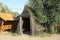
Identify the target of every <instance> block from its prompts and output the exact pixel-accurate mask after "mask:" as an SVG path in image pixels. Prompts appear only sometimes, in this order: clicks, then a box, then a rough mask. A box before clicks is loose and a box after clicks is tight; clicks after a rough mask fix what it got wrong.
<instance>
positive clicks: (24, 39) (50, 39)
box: [0, 33, 60, 40]
mask: <svg viewBox="0 0 60 40" xmlns="http://www.w3.org/2000/svg"><path fill="white" fill-rule="evenodd" d="M0 40H60V34H58V35H56V34H54V35H51V36H46V37H38V36H29V35H26V34H23V35H15V36H13V35H11V34H7V33H6V34H5V33H4V34H0Z"/></svg>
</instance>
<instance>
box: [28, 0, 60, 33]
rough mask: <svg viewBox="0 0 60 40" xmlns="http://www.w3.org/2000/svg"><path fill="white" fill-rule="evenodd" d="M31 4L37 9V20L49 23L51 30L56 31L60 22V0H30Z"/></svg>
mask: <svg viewBox="0 0 60 40" xmlns="http://www.w3.org/2000/svg"><path fill="white" fill-rule="evenodd" d="M29 6H30V7H32V8H33V10H35V14H36V15H37V21H39V23H47V24H49V25H50V27H49V28H50V32H51V33H52V32H54V31H55V27H56V24H57V23H58V22H60V0H29ZM52 28H53V30H52Z"/></svg>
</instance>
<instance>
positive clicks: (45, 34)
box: [35, 32, 50, 37]
mask: <svg viewBox="0 0 60 40" xmlns="http://www.w3.org/2000/svg"><path fill="white" fill-rule="evenodd" d="M35 36H39V37H46V36H48V37H50V34H48V33H44V32H42V33H37V34H35Z"/></svg>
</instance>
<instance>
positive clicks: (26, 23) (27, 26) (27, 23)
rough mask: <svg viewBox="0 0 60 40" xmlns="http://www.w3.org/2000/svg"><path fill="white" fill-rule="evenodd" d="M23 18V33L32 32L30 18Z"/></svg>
mask: <svg viewBox="0 0 60 40" xmlns="http://www.w3.org/2000/svg"><path fill="white" fill-rule="evenodd" d="M22 19H23V25H22V27H23V33H24V34H31V30H30V18H22Z"/></svg>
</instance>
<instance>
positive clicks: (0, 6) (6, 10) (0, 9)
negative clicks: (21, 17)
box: [0, 2, 18, 16]
mask: <svg viewBox="0 0 60 40" xmlns="http://www.w3.org/2000/svg"><path fill="white" fill-rule="evenodd" d="M0 12H1V13H10V14H13V15H14V16H17V15H18V12H13V11H11V10H10V9H9V8H8V6H6V5H4V4H3V3H2V2H0Z"/></svg>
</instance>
